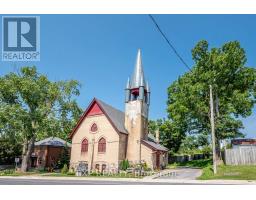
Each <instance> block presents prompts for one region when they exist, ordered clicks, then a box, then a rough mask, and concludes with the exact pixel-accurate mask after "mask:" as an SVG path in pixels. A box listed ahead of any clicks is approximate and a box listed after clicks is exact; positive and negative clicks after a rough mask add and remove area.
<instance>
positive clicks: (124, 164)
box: [120, 159, 130, 171]
mask: <svg viewBox="0 0 256 200" xmlns="http://www.w3.org/2000/svg"><path fill="white" fill-rule="evenodd" d="M129 167H130V165H129V161H128V160H126V159H125V160H122V161H121V163H120V169H121V170H124V171H125V170H127V169H128V168H129Z"/></svg>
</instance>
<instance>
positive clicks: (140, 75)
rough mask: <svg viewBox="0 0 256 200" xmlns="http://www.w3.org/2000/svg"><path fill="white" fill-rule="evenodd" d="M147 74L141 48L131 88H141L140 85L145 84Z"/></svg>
mask: <svg viewBox="0 0 256 200" xmlns="http://www.w3.org/2000/svg"><path fill="white" fill-rule="evenodd" d="M145 85H146V84H145V76H144V71H143V67H142V59H141V50H140V49H138V53H137V59H136V63H135V68H134V72H133V76H132V82H131V88H139V87H140V86H145Z"/></svg>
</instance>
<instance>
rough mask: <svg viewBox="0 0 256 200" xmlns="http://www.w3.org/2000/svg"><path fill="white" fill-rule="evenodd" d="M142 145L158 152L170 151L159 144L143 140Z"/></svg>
mask: <svg viewBox="0 0 256 200" xmlns="http://www.w3.org/2000/svg"><path fill="white" fill-rule="evenodd" d="M142 144H144V145H146V146H147V147H149V148H150V149H153V150H156V151H168V149H167V148H166V147H164V146H162V145H161V144H157V143H155V142H151V141H149V140H142Z"/></svg>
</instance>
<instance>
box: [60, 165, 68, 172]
mask: <svg viewBox="0 0 256 200" xmlns="http://www.w3.org/2000/svg"><path fill="white" fill-rule="evenodd" d="M61 173H62V174H67V173H68V165H67V164H64V166H63V168H62V169H61Z"/></svg>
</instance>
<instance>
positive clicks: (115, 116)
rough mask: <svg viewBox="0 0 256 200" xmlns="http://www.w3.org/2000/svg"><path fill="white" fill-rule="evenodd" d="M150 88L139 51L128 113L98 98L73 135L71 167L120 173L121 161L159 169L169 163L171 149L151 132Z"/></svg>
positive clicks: (127, 93) (128, 91)
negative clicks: (149, 121)
mask: <svg viewBox="0 0 256 200" xmlns="http://www.w3.org/2000/svg"><path fill="white" fill-rule="evenodd" d="M149 105H150V88H149V84H148V82H146V80H145V77H144V72H143V67H142V59H141V50H140V49H139V50H138V54H137V60H136V63H135V69H134V73H133V76H132V77H131V79H129V78H128V81H127V85H126V88H125V112H122V111H120V110H118V109H116V108H114V107H112V106H110V105H108V104H107V103H105V102H103V101H101V100H99V99H97V98H94V99H93V100H92V101H91V103H90V105H89V106H88V107H87V109H86V110H85V112H84V113H83V115H82V116H81V118H80V119H79V121H78V123H77V125H76V126H75V128H74V129H73V131H72V132H71V133H70V135H69V136H70V138H71V139H72V148H71V159H70V167H71V168H73V169H74V170H75V169H76V167H77V166H78V165H79V163H81V162H82V163H84V164H85V165H86V166H87V167H88V169H89V170H99V171H103V170H105V171H108V170H111V171H113V170H116V171H118V170H119V167H120V162H121V161H122V160H124V159H128V161H129V163H130V165H131V166H132V165H134V166H135V165H137V164H140V163H146V164H147V166H148V167H149V168H151V169H159V168H161V167H162V166H165V165H166V164H167V162H168V149H167V148H165V147H163V146H162V145H160V144H159V141H156V139H155V138H154V137H152V136H150V135H149V133H148V111H149Z"/></svg>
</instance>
